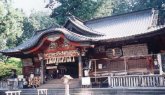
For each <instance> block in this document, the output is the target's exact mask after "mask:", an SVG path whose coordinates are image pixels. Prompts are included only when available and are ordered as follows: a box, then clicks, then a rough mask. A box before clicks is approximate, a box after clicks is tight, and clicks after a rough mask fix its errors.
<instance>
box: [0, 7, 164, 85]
mask: <svg viewBox="0 0 165 95" xmlns="http://www.w3.org/2000/svg"><path fill="white" fill-rule="evenodd" d="M160 20H161V19H159V11H158V10H153V9H147V10H142V11H136V12H130V13H126V14H121V15H115V16H108V17H103V18H97V19H92V20H88V21H82V20H80V19H79V18H77V17H75V16H70V17H69V18H68V20H67V21H66V23H65V24H64V25H63V26H59V27H53V28H47V29H44V30H39V31H36V32H35V33H34V35H33V36H32V37H31V38H30V39H28V40H27V41H25V42H24V43H22V44H20V45H18V46H17V47H15V48H11V49H6V50H1V51H0V52H1V53H2V54H3V55H6V56H9V57H16V58H21V60H22V64H23V69H22V70H23V75H24V78H28V77H29V76H30V74H31V73H33V74H34V75H35V76H39V77H40V78H41V83H42V84H43V83H46V81H49V80H52V79H60V78H61V77H63V76H64V75H70V76H71V77H72V78H74V79H80V80H81V79H83V78H85V77H88V78H90V81H91V85H92V86H96V87H97V86H98V85H99V86H98V87H100V85H101V86H107V87H118V86H119V87H121V86H122V87H137V86H143V85H144V86H146V87H152V86H154V87H155V86H165V82H164V80H162V79H163V78H164V76H163V75H164V74H165V73H164V72H165V25H164V24H160V23H159V21H160ZM139 76H141V77H139ZM141 79H144V80H145V81H143V82H142V81H141ZM153 82H155V83H157V84H159V85H156V84H154V83H153ZM81 85H83V84H81Z"/></svg>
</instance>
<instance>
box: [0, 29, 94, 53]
mask: <svg viewBox="0 0 165 95" xmlns="http://www.w3.org/2000/svg"><path fill="white" fill-rule="evenodd" d="M48 33H61V34H64V35H65V37H66V38H67V39H68V40H71V41H76V42H83V41H91V38H90V37H86V36H83V35H79V34H76V33H73V32H71V31H69V30H67V29H65V28H50V29H46V30H41V31H40V32H37V34H35V35H34V36H32V37H31V38H30V39H28V40H27V41H25V42H24V43H22V44H20V45H18V46H17V47H15V48H11V49H6V50H2V51H0V52H1V53H10V52H20V51H22V50H26V49H29V48H31V47H33V46H35V45H36V44H37V43H38V41H39V40H40V38H42V36H43V35H45V34H48Z"/></svg>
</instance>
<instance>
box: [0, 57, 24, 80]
mask: <svg viewBox="0 0 165 95" xmlns="http://www.w3.org/2000/svg"><path fill="white" fill-rule="evenodd" d="M12 69H16V71H17V75H20V74H22V65H21V60H20V59H17V58H9V59H8V60H7V61H6V63H3V62H1V63H0V79H3V78H6V77H9V76H10V75H11V70H12Z"/></svg>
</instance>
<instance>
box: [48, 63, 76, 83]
mask: <svg viewBox="0 0 165 95" xmlns="http://www.w3.org/2000/svg"><path fill="white" fill-rule="evenodd" d="M45 75H46V78H47V80H51V79H60V78H61V77H63V76H64V75H70V76H72V77H73V78H78V61H77V60H76V61H75V62H66V63H59V64H58V65H57V64H51V65H46V72H45Z"/></svg>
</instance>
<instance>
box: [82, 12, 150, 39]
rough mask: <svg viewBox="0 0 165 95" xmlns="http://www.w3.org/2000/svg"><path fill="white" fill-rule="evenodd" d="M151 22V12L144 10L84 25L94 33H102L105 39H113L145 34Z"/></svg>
mask: <svg viewBox="0 0 165 95" xmlns="http://www.w3.org/2000/svg"><path fill="white" fill-rule="evenodd" d="M152 21H153V12H152V10H145V11H139V12H133V13H129V14H124V15H119V16H112V17H106V18H102V19H96V20H92V21H87V22H84V24H85V25H86V26H88V27H89V28H91V29H92V30H94V31H98V32H100V33H103V34H104V35H105V36H106V37H105V38H108V39H114V38H121V37H127V36H133V35H139V34H144V33H147V32H149V30H150V28H151V25H152Z"/></svg>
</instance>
